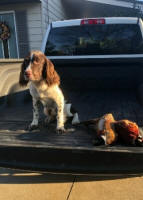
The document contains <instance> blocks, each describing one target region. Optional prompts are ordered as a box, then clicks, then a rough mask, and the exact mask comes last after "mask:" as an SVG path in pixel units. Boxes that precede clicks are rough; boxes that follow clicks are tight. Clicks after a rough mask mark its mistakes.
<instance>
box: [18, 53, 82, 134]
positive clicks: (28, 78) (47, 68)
mask: <svg viewBox="0 0 143 200" xmlns="http://www.w3.org/2000/svg"><path fill="white" fill-rule="evenodd" d="M28 82H29V90H30V94H31V96H32V99H33V121H32V123H31V124H30V126H29V128H30V129H33V128H35V127H37V126H38V120H39V111H38V102H39V101H40V102H41V103H42V104H43V107H44V113H45V115H46V116H47V121H48V122H49V121H51V120H53V119H54V118H55V117H57V128H56V130H57V132H59V133H62V132H65V131H66V130H65V128H64V123H65V121H66V118H67V117H73V120H72V124H76V123H79V119H78V114H77V112H75V111H74V112H71V104H69V103H67V102H66V101H65V99H64V95H63V93H62V90H61V89H60V87H59V85H60V77H59V75H58V73H57V72H56V70H55V69H54V65H53V64H52V62H51V61H50V60H49V59H47V58H46V56H45V55H44V54H43V53H42V52H40V51H32V52H31V53H30V54H29V55H28V56H27V57H26V58H25V59H24V62H23V64H22V65H21V72H20V77H19V84H20V85H21V86H26V85H27V84H28Z"/></svg>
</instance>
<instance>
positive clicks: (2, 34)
mask: <svg viewBox="0 0 143 200" xmlns="http://www.w3.org/2000/svg"><path fill="white" fill-rule="evenodd" d="M9 37H10V29H9V27H8V26H7V25H6V24H5V23H4V22H0V39H1V40H7V39H8V38H9Z"/></svg>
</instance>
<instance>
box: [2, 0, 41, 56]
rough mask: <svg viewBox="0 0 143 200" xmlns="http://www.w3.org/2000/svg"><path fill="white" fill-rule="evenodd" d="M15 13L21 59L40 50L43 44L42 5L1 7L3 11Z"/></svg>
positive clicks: (29, 4)
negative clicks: (34, 50)
mask: <svg viewBox="0 0 143 200" xmlns="http://www.w3.org/2000/svg"><path fill="white" fill-rule="evenodd" d="M11 10H13V11H14V12H15V19H16V26H17V27H16V29H17V38H18V44H19V54H20V55H19V57H25V55H26V54H27V52H28V51H29V50H32V49H40V46H41V42H42V23H41V19H42V13H41V4H40V3H28V4H14V5H13V4H11V5H4V6H2V5H1V6H0V12H1V11H3V12H4V11H11Z"/></svg>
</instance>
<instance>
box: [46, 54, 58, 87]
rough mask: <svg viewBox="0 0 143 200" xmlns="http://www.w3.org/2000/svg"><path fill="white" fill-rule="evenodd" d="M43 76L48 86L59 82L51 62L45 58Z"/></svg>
mask: <svg viewBox="0 0 143 200" xmlns="http://www.w3.org/2000/svg"><path fill="white" fill-rule="evenodd" d="M43 78H44V79H46V82H47V84H48V86H51V85H53V84H58V85H59V84H60V77H59V75H58V73H57V72H56V70H55V68H54V65H53V63H52V62H51V61H50V60H49V59H47V58H46V60H45V65H44V71H43Z"/></svg>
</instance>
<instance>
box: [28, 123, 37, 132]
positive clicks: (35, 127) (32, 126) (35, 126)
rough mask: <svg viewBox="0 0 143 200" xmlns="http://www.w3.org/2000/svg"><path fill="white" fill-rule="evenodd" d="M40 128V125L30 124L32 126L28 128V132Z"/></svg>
mask: <svg viewBox="0 0 143 200" xmlns="http://www.w3.org/2000/svg"><path fill="white" fill-rule="evenodd" d="M38 128H39V126H38V125H32V124H30V125H29V126H28V127H27V128H26V130H28V131H33V130H36V129H38Z"/></svg>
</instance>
